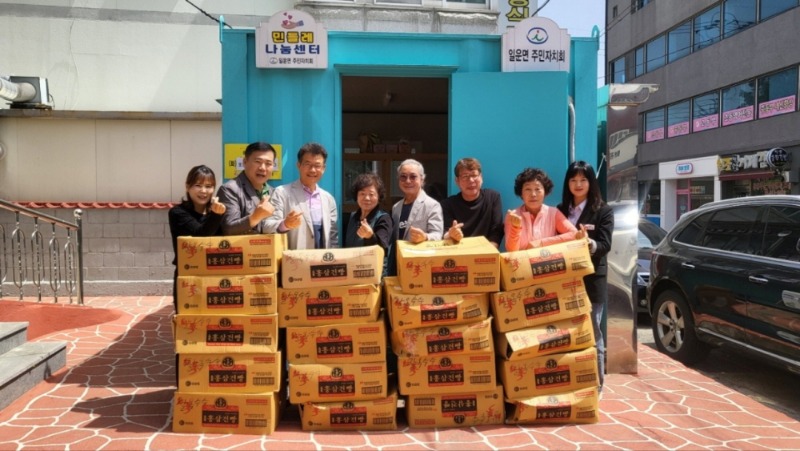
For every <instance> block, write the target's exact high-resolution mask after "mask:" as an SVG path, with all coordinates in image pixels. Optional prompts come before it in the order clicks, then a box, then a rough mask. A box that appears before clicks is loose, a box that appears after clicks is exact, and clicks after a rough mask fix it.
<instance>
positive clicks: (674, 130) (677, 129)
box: [667, 121, 689, 138]
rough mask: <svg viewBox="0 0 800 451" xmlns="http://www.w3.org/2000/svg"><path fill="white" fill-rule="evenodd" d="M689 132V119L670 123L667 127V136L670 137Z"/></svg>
mask: <svg viewBox="0 0 800 451" xmlns="http://www.w3.org/2000/svg"><path fill="white" fill-rule="evenodd" d="M688 134H689V121H686V122H680V123H678V124H674V125H670V126H669V128H668V129H667V136H668V137H670V138H672V137H675V136H681V135H688Z"/></svg>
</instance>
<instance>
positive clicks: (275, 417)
mask: <svg viewBox="0 0 800 451" xmlns="http://www.w3.org/2000/svg"><path fill="white" fill-rule="evenodd" d="M284 248H285V239H284V236H283V235H246V236H227V237H180V238H178V255H177V259H178V282H177V287H176V292H177V315H175V317H174V336H175V352H176V362H177V368H176V372H177V385H178V387H177V391H176V393H175V398H174V412H173V430H174V431H176V432H218V433H231V434H270V433H272V432H273V431H274V430H275V427H276V425H277V423H278V421H279V413H280V406H281V403H282V397H281V387H282V385H283V384H282V382H283V380H284V377H283V371H282V369H283V364H282V361H281V348H280V347H279V343H278V315H277V288H278V269H279V266H280V260H281V255H282V253H283V251H284Z"/></svg>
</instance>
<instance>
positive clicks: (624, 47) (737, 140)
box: [606, 0, 800, 229]
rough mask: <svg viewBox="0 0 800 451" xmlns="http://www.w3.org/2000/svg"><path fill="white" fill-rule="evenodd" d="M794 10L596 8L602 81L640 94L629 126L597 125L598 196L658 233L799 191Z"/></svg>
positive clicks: (671, 1) (798, 57)
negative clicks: (645, 219)
mask: <svg viewBox="0 0 800 451" xmlns="http://www.w3.org/2000/svg"><path fill="white" fill-rule="evenodd" d="M799 5H800V2H799V1H798V0H694V1H691V2H687V1H681V0H608V1H607V2H606V21H607V23H606V49H607V53H606V61H607V72H606V76H607V82H608V83H609V84H611V87H612V92H613V91H614V90H613V87H614V86H615V84H626V85H627V84H635V85H642V86H643V87H644V88H643V89H644V90H647V91H649V97H648V98H647V100H646V101H644V102H643V103H640V104H639V105H638V112H637V113H636V115H635V119H633V120H631V119H629V120H628V122H627V124H625V125H620V126H618V127H617V128H616V129H614V130H612V125H611V122H612V119H611V117H609V134H610V135H611V136H610V140H609V149H608V152H609V153H608V161H609V196H610V197H612V198H613V197H618V198H632V197H631V196H634V197H635V196H638V198H639V201H640V202H641V204H642V211H643V212H644V213H645V214H647V215H648V216H649V217H651V218H652V219H654V220H655V221H657V222H660V223H661V225H662V226H663V227H665V228H667V229H668V228H669V227H671V226H672V225H673V224H674V223H675V221H676V220H677V218H679V217H680V215H681V214H682V213H684V212H686V211H690V210H692V209H694V208H697V207H698V206H700V205H702V204H704V203H707V202H710V201H713V200H719V199H726V198H731V197H739V196H750V195H758V194H780V193H784V194H790V193H791V194H798V193H800V185H798V178H799V177H800V112H798V90H799V89H800V88H798V67H799V66H800V47H798V46H797V45H796V44H795V43H796V40H797V37H796V31H797V26H798V24H800V7H798V6H799ZM653 85H654V86H653ZM640 87H641V86H640ZM631 91H632V92H639V91H637V90H636V89H633V90H631ZM622 108H623V107H620V109H622ZM621 122H623V123H624V121H621ZM631 137H633V138H634V139H635V140H636V141H632V140H631V139H630V138H631ZM631 144H636V146H635V147H632V146H631ZM634 168H635V169H634Z"/></svg>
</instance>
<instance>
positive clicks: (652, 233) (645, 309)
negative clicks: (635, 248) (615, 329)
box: [636, 218, 667, 315]
mask: <svg viewBox="0 0 800 451" xmlns="http://www.w3.org/2000/svg"><path fill="white" fill-rule="evenodd" d="M665 236H667V231H666V230H664V229H662V228H661V227H659V226H658V225H657V224H656V223H654V222H653V221H650V220H648V219H645V218H639V234H638V238H637V244H638V245H639V255H638V259H637V260H636V311H637V312H638V313H646V314H648V315H649V314H650V305H649V303H648V302H647V285H648V284H649V282H650V257H651V254H652V253H653V249H654V248H655V247H656V245H657V244H658V243H660V242H661V240H663V239H664V237H665Z"/></svg>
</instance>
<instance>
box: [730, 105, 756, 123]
mask: <svg viewBox="0 0 800 451" xmlns="http://www.w3.org/2000/svg"><path fill="white" fill-rule="evenodd" d="M754 112H755V111H754V108H753V105H750V106H746V107H743V108H737V109H735V110H730V111H724V112H723V113H722V126H723V127H725V126H726V125H733V124H738V123H740V122H747V121H752V120H753V113H754Z"/></svg>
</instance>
